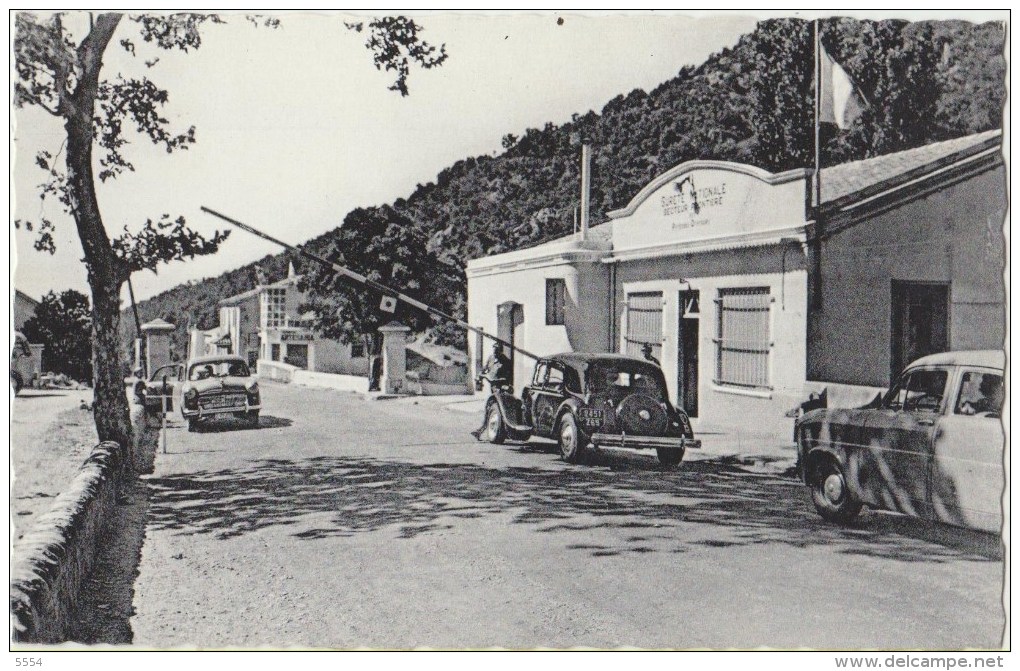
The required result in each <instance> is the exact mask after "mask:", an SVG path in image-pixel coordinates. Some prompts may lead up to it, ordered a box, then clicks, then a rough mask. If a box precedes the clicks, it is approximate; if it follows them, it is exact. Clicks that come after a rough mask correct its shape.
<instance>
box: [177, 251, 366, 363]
mask: <svg viewBox="0 0 1020 671" xmlns="http://www.w3.org/2000/svg"><path fill="white" fill-rule="evenodd" d="M300 279H301V276H300V275H298V274H297V273H296V272H295V270H294V265H293V264H291V265H290V268H289V269H288V272H287V277H285V278H283V279H281V280H278V281H276V282H270V283H265V284H259V285H258V286H256V287H255V288H254V289H251V290H249V291H245V292H243V293H240V294H237V295H234V296H230V297H228V298H224V299H223V300H221V301H220V303H219V312H220V315H219V317H220V320H219V321H220V323H219V326H217V327H216V328H214V329H211V330H209V331H200V330H198V329H195V330H193V331H192V332H191V336H190V337H191V346H190V356H198V355H202V354H239V355H241V356H243V357H245V358H246V359H247V360H248V364H249V365H250V366H252V367H253V368H254V367H255V365H256V362H257V361H258V360H265V361H278V362H283V363H287V364H290V365H292V366H297V367H298V368H301V369H304V370H310V371H317V372H322V373H339V374H343V375H367V374H368V354H369V353H368V352H366V351H365V347H364V344H362V343H356V344H353V345H348V344H344V343H341V342H338V341H336V340H332V339H329V338H321V337H318V336H317V335H316V334H315V332H314V331H313V330H312V328H311V325H312V320H313V318H314V315H313V314H311V313H301V311H300V306H301V305H302V304H303V303H304V302H305V295H304V293H302V292H301V291H300V290H299V289H298V282H299V281H300Z"/></svg>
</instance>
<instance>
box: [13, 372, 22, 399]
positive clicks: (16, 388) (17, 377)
mask: <svg viewBox="0 0 1020 671" xmlns="http://www.w3.org/2000/svg"><path fill="white" fill-rule="evenodd" d="M11 386H12V387H14V395H15V396H17V395H18V392H20V391H21V386H22V382H21V376H20V375H18V374H17V373H11Z"/></svg>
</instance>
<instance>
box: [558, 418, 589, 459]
mask: <svg viewBox="0 0 1020 671" xmlns="http://www.w3.org/2000/svg"><path fill="white" fill-rule="evenodd" d="M582 441H583V438H582V437H581V432H580V431H579V430H578V428H577V420H575V419H574V416H573V415H571V414H570V413H567V414H566V415H563V418H562V419H561V420H560V430H559V442H560V457H561V458H562V459H563V461H565V462H567V463H568V464H576V463H578V462H580V461H581V458H582V456H583V455H584V446H583V445H582V444H581V443H582Z"/></svg>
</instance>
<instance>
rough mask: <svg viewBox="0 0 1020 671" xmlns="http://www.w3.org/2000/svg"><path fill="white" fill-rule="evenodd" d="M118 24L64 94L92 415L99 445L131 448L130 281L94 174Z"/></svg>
mask: <svg viewBox="0 0 1020 671" xmlns="http://www.w3.org/2000/svg"><path fill="white" fill-rule="evenodd" d="M119 22H120V16H119V15H116V14H102V15H100V16H99V18H98V20H97V21H96V23H95V26H94V28H93V29H92V31H91V32H90V33H89V35H88V37H86V38H85V40H84V41H83V42H82V44H81V46H80V47H79V48H78V59H79V63H80V65H81V74H80V79H79V81H78V84H77V86H76V87H75V89H74V92H73V93H71V94H69V95H66V96H65V95H63V92H62V109H63V110H64V116H65V119H66V123H65V124H64V128H65V129H66V131H67V178H68V187H69V189H68V196H69V205H70V209H71V214H72V215H73V216H74V222H75V225H76V226H77V228H78V237H79V239H80V240H81V246H82V251H83V252H84V253H85V265H86V266H87V268H88V281H89V287H90V288H91V289H92V375H93V383H94V384H93V390H94V397H95V399H94V404H93V407H92V412H93V416H94V417H95V421H96V432H97V433H98V434H99V440H100V441H106V440H113V441H116V442H118V443H120V444H121V445H124V446H126V447H128V448H130V446H131V419H130V413H129V411H128V401H127V394H126V392H125V385H124V370H123V363H122V353H121V351H120V290H121V287H122V286H123V284H124V281H125V280H126V279H127V270H126V268H125V267H124V263H123V262H122V261H121V260H120V259H119V258H118V257H117V256H116V254H114V251H113V248H112V247H111V246H110V238H109V236H108V235H107V233H106V227H105V226H104V225H103V218H102V215H101V214H100V212H99V201H98V200H97V198H96V188H95V178H94V177H93V174H92V140H93V116H94V114H95V106H96V96H97V94H98V91H99V71H100V69H101V68H102V65H103V60H102V59H103V52H104V51H105V50H106V46H107V44H109V42H110V39H111V38H112V37H113V32H114V31H115V30H116V28H117V24H118V23H119Z"/></svg>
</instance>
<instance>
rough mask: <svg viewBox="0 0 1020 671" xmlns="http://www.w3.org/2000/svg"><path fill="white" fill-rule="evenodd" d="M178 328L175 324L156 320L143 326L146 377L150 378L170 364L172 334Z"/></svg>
mask: <svg viewBox="0 0 1020 671" xmlns="http://www.w3.org/2000/svg"><path fill="white" fill-rule="evenodd" d="M175 328H177V327H176V326H174V325H173V324H170V323H168V322H165V321H163V320H162V319H155V320H153V321H151V322H149V323H148V324H142V333H144V334H145V375H146V377H148V376H149V375H152V373H153V372H154V371H155V370H156V369H157V368H159V367H160V366H165V365H167V364H168V363H170V334H171V333H173V330H174V329H175Z"/></svg>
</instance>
